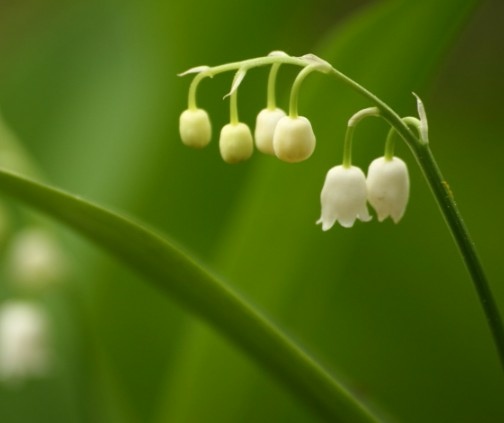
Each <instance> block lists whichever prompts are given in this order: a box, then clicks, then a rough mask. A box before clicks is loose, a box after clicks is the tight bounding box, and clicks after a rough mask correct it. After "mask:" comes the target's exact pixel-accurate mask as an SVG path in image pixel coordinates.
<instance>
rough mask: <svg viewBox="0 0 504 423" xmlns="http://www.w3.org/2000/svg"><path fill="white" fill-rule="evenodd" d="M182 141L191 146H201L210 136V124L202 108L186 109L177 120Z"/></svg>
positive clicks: (204, 144) (205, 143)
mask: <svg viewBox="0 0 504 423" xmlns="http://www.w3.org/2000/svg"><path fill="white" fill-rule="evenodd" d="M179 130H180V137H181V138H182V142H183V143H184V144H185V145H187V146H189V147H193V148H203V147H205V146H206V145H208V143H209V142H210V139H211V138H212V125H211V123H210V118H209V117H208V113H207V112H206V111H205V110H203V109H187V110H184V111H183V112H182V114H181V115H180V120H179Z"/></svg>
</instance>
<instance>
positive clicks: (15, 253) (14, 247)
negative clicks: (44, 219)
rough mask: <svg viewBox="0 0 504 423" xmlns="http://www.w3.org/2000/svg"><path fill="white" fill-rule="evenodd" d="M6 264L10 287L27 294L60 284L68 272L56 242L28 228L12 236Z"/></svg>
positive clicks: (36, 229) (46, 232) (38, 230)
mask: <svg viewBox="0 0 504 423" xmlns="http://www.w3.org/2000/svg"><path fill="white" fill-rule="evenodd" d="M7 263H8V272H9V276H10V278H11V280H12V283H14V284H16V285H17V286H19V287H22V288H25V289H28V290H30V291H36V290H39V289H43V288H46V287H48V286H51V285H53V284H55V283H58V282H60V281H61V280H62V279H63V278H64V277H65V275H66V273H67V270H68V269H67V264H66V261H65V258H64V257H63V253H62V251H61V249H60V246H59V245H58V243H57V241H56V240H55V239H54V238H53V237H52V236H51V234H50V232H48V231H47V230H44V229H39V228H28V229H25V230H23V231H21V232H19V233H18V234H17V235H16V236H15V238H14V239H13V240H12V244H11V246H10V251H9V254H8V262H7Z"/></svg>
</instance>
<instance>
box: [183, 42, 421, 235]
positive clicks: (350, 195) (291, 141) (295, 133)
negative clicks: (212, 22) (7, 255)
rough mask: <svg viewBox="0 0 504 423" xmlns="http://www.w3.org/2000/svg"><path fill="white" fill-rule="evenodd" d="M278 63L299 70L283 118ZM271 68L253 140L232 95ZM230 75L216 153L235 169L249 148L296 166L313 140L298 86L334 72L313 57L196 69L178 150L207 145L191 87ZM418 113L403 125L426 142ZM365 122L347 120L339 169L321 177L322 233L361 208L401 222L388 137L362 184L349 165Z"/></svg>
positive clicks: (208, 130) (404, 197)
mask: <svg viewBox="0 0 504 423" xmlns="http://www.w3.org/2000/svg"><path fill="white" fill-rule="evenodd" d="M282 63H289V64H295V65H299V66H301V67H302V70H301V71H300V72H299V74H298V76H297V77H296V80H295V81H294V83H293V85H292V89H291V97H290V104H289V106H290V107H289V113H288V114H287V113H286V112H284V111H283V110H282V109H280V108H278V107H277V106H276V102H275V90H274V87H275V78H276V73H277V71H278V67H279V66H280V64H282ZM266 64H267V65H271V70H270V77H269V79H268V102H267V107H266V108H264V109H263V110H261V111H260V112H259V114H258V115H257V119H256V125H255V130H254V136H252V132H251V130H250V128H249V127H248V126H247V124H245V123H243V122H240V121H239V119H238V108H237V97H236V96H237V89H238V86H239V85H240V83H241V81H242V80H243V78H244V77H245V74H246V72H247V70H248V69H250V68H252V67H254V66H262V65H266ZM230 70H236V75H235V78H234V80H233V84H232V88H231V91H230V93H229V94H228V96H230V97H231V102H230V111H231V113H230V114H231V118H230V123H228V124H227V125H225V126H224V127H223V128H222V130H221V132H220V139H219V150H220V154H221V156H222V158H223V160H224V161H225V162H227V163H238V162H241V161H244V160H247V159H248V158H250V156H251V155H252V153H253V147H254V143H255V146H256V148H257V149H258V150H259V151H260V152H262V153H265V154H269V155H274V156H276V157H278V158H279V159H280V160H283V161H285V162H288V163H297V162H301V161H303V160H306V159H307V158H309V157H310V156H311V155H312V153H313V151H314V150H315V145H316V138H315V134H314V132H313V129H312V125H311V123H310V121H309V120H308V119H307V118H306V117H304V116H299V115H298V112H297V102H298V93H299V88H300V85H301V82H302V81H303V80H304V78H305V77H306V76H307V75H308V74H309V73H310V72H312V71H314V70H316V71H320V72H323V73H329V72H331V70H334V69H333V68H332V67H331V66H330V65H329V64H328V63H327V62H325V61H323V60H322V59H320V58H318V57H316V56H313V55H305V56H302V57H300V58H294V57H291V56H287V55H286V54H285V53H282V52H273V53H271V54H270V55H269V56H268V57H266V58H258V59H250V60H248V61H243V62H237V63H231V64H227V65H221V66H217V67H214V68H210V67H208V66H199V67H197V68H193V69H190V70H189V71H187V72H185V73H184V74H182V75H185V74H187V73H196V74H197V75H196V77H195V78H194V79H193V83H192V84H191V88H190V90H189V106H188V109H187V110H185V111H184V112H183V113H182V114H181V116H180V122H179V124H180V127H179V129H180V136H181V138H182V141H183V143H184V144H186V145H187V146H190V147H194V148H202V147H205V146H206V145H207V144H208V143H209V142H210V139H211V135H212V125H211V123H210V118H209V116H208V113H207V112H206V111H205V110H203V109H200V108H198V107H197V106H196V87H197V85H198V83H199V82H200V81H201V80H202V79H203V78H204V77H207V76H210V77H212V76H214V75H216V74H218V73H221V72H226V71H230ZM417 100H418V109H419V115H420V118H421V120H418V119H416V118H404V120H403V122H404V123H405V124H411V125H414V126H416V127H417V129H419V132H420V134H421V138H422V140H423V141H424V142H427V120H426V116H425V111H424V109H423V105H422V104H421V101H420V99H419V98H418V97H417ZM367 116H381V112H380V110H379V109H378V108H377V107H370V108H367V109H363V110H361V111H359V112H357V113H356V114H355V115H354V116H352V118H351V119H350V120H349V123H348V128H347V135H346V138H345V151H344V156H343V164H342V165H340V166H335V167H333V168H332V169H330V170H329V172H328V173H327V176H326V179H325V183H324V186H323V189H322V194H321V204H322V213H321V217H320V219H319V220H318V221H317V223H319V224H322V229H323V230H324V231H327V230H328V229H330V228H331V227H332V226H333V225H334V223H335V222H336V221H337V222H339V223H340V225H341V226H343V227H347V228H348V227H352V226H353V224H354V223H355V221H356V220H357V219H358V220H361V221H364V222H366V221H369V220H371V216H370V214H369V211H368V208H367V203H368V202H369V204H370V205H371V206H372V207H373V208H374V209H375V211H376V213H377V216H378V220H379V221H380V222H381V221H383V220H384V219H386V218H387V217H391V219H392V220H393V221H394V222H395V223H397V222H398V221H399V220H400V219H401V218H402V216H403V214H404V211H405V209H406V204H407V202H408V197H409V176H408V169H407V166H406V164H405V163H404V161H402V160H401V159H399V158H397V157H394V154H393V150H394V148H393V142H392V135H393V134H394V130H391V131H390V132H389V137H388V138H387V143H386V147H385V155H384V157H381V158H378V159H376V160H374V161H373V162H372V163H371V165H370V166H369V169H368V173H367V178H366V175H365V174H364V172H363V171H362V170H361V169H359V168H358V167H356V166H352V164H351V141H352V136H353V131H354V129H355V126H356V125H357V123H358V122H360V120H362V119H363V118H365V117H367Z"/></svg>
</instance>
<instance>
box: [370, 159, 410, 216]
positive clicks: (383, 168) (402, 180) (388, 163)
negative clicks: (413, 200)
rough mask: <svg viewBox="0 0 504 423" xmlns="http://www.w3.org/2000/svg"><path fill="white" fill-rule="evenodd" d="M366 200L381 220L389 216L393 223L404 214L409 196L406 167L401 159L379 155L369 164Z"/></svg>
mask: <svg viewBox="0 0 504 423" xmlns="http://www.w3.org/2000/svg"><path fill="white" fill-rule="evenodd" d="M367 189H368V200H369V203H370V204H371V205H372V206H373V208H374V209H375V210H376V213H377V214H378V220H379V221H380V222H381V221H383V220H384V219H386V218H387V217H389V216H390V217H391V218H392V220H393V221H394V223H397V222H399V220H401V218H402V217H403V215H404V212H405V210H406V205H407V203H408V197H409V175H408V167H407V166H406V163H404V162H403V161H402V160H401V159H399V158H397V157H393V158H392V159H390V160H387V159H386V158H385V157H380V158H378V159H376V160H373V161H372V162H371V164H370V165H369V169H368V176H367Z"/></svg>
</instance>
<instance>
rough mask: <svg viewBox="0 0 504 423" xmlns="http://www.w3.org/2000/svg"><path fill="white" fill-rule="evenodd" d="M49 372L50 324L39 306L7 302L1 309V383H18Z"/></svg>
mask: <svg viewBox="0 0 504 423" xmlns="http://www.w3.org/2000/svg"><path fill="white" fill-rule="evenodd" d="M48 370H49V350H48V322H47V318H46V315H45V314H44V313H43V312H42V310H41V309H40V308H38V307H37V306H35V305H33V304H30V303H24V302H14V301H11V302H7V303H4V304H2V306H1V308H0V380H2V381H5V382H18V381H21V380H24V379H26V378H28V377H34V376H35V377H36V376H43V375H45V374H47V372H48Z"/></svg>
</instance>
